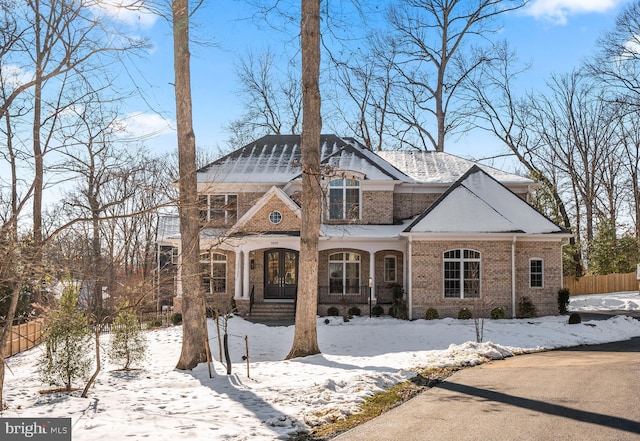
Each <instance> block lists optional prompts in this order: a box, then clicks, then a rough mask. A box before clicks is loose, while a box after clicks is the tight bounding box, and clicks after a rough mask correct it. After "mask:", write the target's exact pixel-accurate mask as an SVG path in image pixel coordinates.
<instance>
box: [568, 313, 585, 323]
mask: <svg viewBox="0 0 640 441" xmlns="http://www.w3.org/2000/svg"><path fill="white" fill-rule="evenodd" d="M581 322H582V317H580V314H578V313H577V312H573V313H571V315H570V316H569V324H570V325H577V324H578V323H581Z"/></svg>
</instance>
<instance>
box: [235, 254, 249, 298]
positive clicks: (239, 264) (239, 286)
mask: <svg viewBox="0 0 640 441" xmlns="http://www.w3.org/2000/svg"><path fill="white" fill-rule="evenodd" d="M245 268H246V267H245V266H244V265H242V250H238V251H236V272H235V281H236V289H235V293H234V295H233V297H234V298H236V299H241V298H242V285H243V283H242V282H243V277H242V275H243V274H244V271H245Z"/></svg>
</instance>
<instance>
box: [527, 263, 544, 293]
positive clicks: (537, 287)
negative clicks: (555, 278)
mask: <svg viewBox="0 0 640 441" xmlns="http://www.w3.org/2000/svg"><path fill="white" fill-rule="evenodd" d="M533 260H539V261H540V262H542V274H541V275H542V286H532V285H531V275H532V273H531V261H533ZM544 285H545V283H544V259H543V258H542V257H535V256H534V257H530V258H529V288H530V289H543V288H544Z"/></svg>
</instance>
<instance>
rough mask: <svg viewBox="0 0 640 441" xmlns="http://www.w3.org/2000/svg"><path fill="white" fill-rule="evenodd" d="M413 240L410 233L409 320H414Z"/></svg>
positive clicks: (408, 267)
mask: <svg viewBox="0 0 640 441" xmlns="http://www.w3.org/2000/svg"><path fill="white" fill-rule="evenodd" d="M412 242H413V236H412V235H411V234H410V235H409V246H408V251H407V254H409V261H408V264H407V272H408V274H407V303H408V311H407V316H408V318H409V320H413V296H412V294H411V292H412V287H413V277H412V273H413V271H412V266H413V265H412V262H413V249H412V246H411V244H412Z"/></svg>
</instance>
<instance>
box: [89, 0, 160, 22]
mask: <svg viewBox="0 0 640 441" xmlns="http://www.w3.org/2000/svg"><path fill="white" fill-rule="evenodd" d="M141 3H142V4H141ZM140 4H141V5H140ZM95 8H96V10H98V11H100V12H99V13H98V14H97V15H101V14H102V15H107V16H108V17H110V18H111V19H113V20H115V21H118V22H120V23H124V24H126V25H128V26H131V27H134V28H142V29H149V28H151V27H152V26H153V24H154V23H155V22H156V20H157V19H158V16H157V15H156V14H154V13H152V12H151V11H150V10H149V9H148V8H146V7H144V2H140V1H139V0H97V1H96V6H95Z"/></svg>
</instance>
